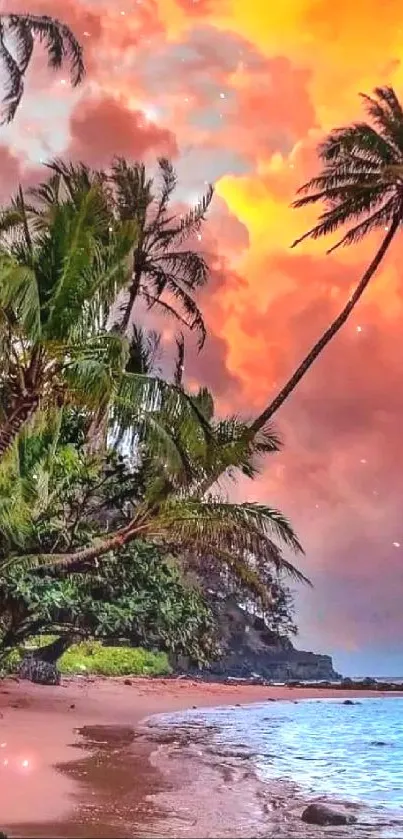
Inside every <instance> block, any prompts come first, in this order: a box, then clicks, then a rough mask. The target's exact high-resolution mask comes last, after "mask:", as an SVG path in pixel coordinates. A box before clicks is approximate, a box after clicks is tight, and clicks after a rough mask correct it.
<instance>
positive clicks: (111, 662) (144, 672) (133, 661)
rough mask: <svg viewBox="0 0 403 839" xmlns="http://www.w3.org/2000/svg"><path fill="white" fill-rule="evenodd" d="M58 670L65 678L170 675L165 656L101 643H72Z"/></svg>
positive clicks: (138, 648)
mask: <svg viewBox="0 0 403 839" xmlns="http://www.w3.org/2000/svg"><path fill="white" fill-rule="evenodd" d="M58 667H59V669H60V671H61V673H64V674H65V675H74V674H77V673H81V674H84V673H88V674H93V675H97V676H166V675H168V674H169V673H171V667H170V664H169V661H168V656H167V655H166V653H153V652H150V651H148V650H144V649H142V648H141V647H107V646H103V644H101V643H100V641H83V642H82V643H81V644H73V646H71V647H70V648H69V649H68V650H67V651H66V652H65V653H64V654H63V655H62V656H61V658H60V659H59V661H58Z"/></svg>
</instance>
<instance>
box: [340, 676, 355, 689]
mask: <svg viewBox="0 0 403 839" xmlns="http://www.w3.org/2000/svg"><path fill="white" fill-rule="evenodd" d="M352 684H353V680H352V679H350V678H349V677H346V678H345V679H342V680H341V685H342V687H343V688H350V687H352Z"/></svg>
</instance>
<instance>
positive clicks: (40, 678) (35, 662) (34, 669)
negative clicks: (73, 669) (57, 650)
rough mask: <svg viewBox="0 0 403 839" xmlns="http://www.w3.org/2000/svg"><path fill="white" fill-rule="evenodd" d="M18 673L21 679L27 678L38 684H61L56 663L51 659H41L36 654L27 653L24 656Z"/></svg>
mask: <svg viewBox="0 0 403 839" xmlns="http://www.w3.org/2000/svg"><path fill="white" fill-rule="evenodd" d="M18 675H19V677H20V678H21V679H27V680H28V681H30V682H34V683H35V684H36V685H60V679H61V676H60V671H59V670H58V669H57V666H56V664H51V663H50V662H49V661H41V659H39V658H36V657H35V656H34V655H32V654H31V655H27V656H25V658H23V660H22V662H21V664H20V666H19V668H18Z"/></svg>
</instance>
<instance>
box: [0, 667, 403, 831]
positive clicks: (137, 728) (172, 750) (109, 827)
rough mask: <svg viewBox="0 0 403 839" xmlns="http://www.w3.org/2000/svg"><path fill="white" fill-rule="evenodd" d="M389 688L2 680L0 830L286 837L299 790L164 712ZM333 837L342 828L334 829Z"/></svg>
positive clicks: (296, 816) (296, 825)
mask: <svg viewBox="0 0 403 839" xmlns="http://www.w3.org/2000/svg"><path fill="white" fill-rule="evenodd" d="M380 695H381V696H382V695H385V694H383V693H380V692H379V691H365V692H363V691H360V690H359V691H351V690H332V689H311V688H308V687H304V688H290V687H287V686H285V687H271V686H270V687H265V686H259V685H239V684H237V685H232V684H214V683H202V682H199V681H190V680H185V679H184V680H181V679H139V678H133V679H102V678H87V677H82V678H81V677H76V678H74V679H64V680H63V681H62V685H61V686H58V687H48V686H46V687H44V686H39V685H34V684H31V683H29V682H25V681H16V680H13V679H9V680H5V681H3V682H1V683H0V711H1V715H2V716H1V719H0V732H1V733H0V741H1V742H0V747H1V755H0V772H1V790H2V796H1V813H0V829H2V830H4V831H6V833H7V834H8V835H9V836H11V837H27V839H28V837H31V839H32V838H33V837H40V836H43V837H56V836H61V837H62V836H66V837H71V838H72V839H74V837H84V836H88V837H106V836H115V837H119V836H122V837H124V836H130V835H131V836H167V837H170V836H176V835H184V836H185V835H186V836H188V837H193V838H195V837H206V839H207V837H210V836H211V837H212V836H222V837H225V836H230V835H237V836H240V837H246V836H252V835H261V836H267V835H270V831H271V830H274V829H276V832H277V833H278V835H280V836H281V835H284V836H287V835H296V836H297V835H300V836H302V835H304V830H305V831H306V828H308V827H309V826H307V825H303V823H302V822H301V821H300V815H301V812H302V809H303V806H304V803H305V802H304V800H303V797H301V796H300V794H299V791H298V790H297V789H296V788H294V787H292V786H290V785H288V786H287V785H285V784H284V783H277V782H275V781H273V782H271V783H270V784H264V785H263V784H260V783H259V782H258V781H257V779H256V777H255V776H254V774H253V773H252V772H251V771H250V768H249V766H248V765H247V762H245V761H243V760H242V755H241V754H240V753H238V754H235V753H232V754H231V753H228V752H227V753H226V754H225V755H224V754H223V755H221V756H220V757H219V759H217V755H213V754H210V755H209V750H208V748H207V745H208V743H207V741H206V740H205V737H204V738H203V743H199V744H198V742H197V737H196V736H192V735H189V730H187V731H186V732H183V731H182V732H181V730H180V729H179V730H178V729H175V727H174V726H173V727H172V726H168V727H167V726H162V727H161V726H160V725H155V723H156V722H158V717H157V716H156V715H160V714H166V713H171V712H176V711H184V710H186V709H195V708H198V709H199V708H200V709H201V708H216V707H220V706H237V705H247V704H249V703H264V702H268V701H270V700H277V701H280V700H290V701H292V702H299V701H301V700H303V699H308V698H309V699H324V698H337V699H340V700H345V699H353V700H354V698H362V697H363V696H368V697H369V696H376V697H379V696H380ZM394 695H400V696H402V695H403V693H402V692H399V693H397V694H394ZM205 734H207V735H208V732H205ZM240 793H241V794H240ZM240 802H241V803H240ZM283 830H285V831H286V832H285V833H283V832H282V831H283ZM297 830H299V833H298V832H296V831H297ZM310 830H311V832H309V830H308V832H307V833H306V835H312V828H310ZM339 830H340V829H339ZM343 830H346V829H345V828H344V829H343ZM252 831H253V832H252ZM290 831H291V832H290ZM326 835H328V836H338V835H339V833H338V832H337V829H336V830H333V832H329V829H327V833H326ZM340 835H344V834H343V833H342V834H340ZM349 835H350V836H359V835H360V832H359V828H356V827H355V828H354V832H352V828H350V829H349ZM365 835H368V827H367V832H366V834H365Z"/></svg>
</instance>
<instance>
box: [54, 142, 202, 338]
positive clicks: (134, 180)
mask: <svg viewBox="0 0 403 839" xmlns="http://www.w3.org/2000/svg"><path fill="white" fill-rule="evenodd" d="M50 168H51V169H52V170H53V171H54V172H55V174H56V175H58V176H59V179H60V178H61V179H62V181H63V183H64V184H65V186H66V188H67V190H68V191H69V193H70V195H71V196H73V195H74V192H75V190H76V189H77V188H78V189H79V191H80V190H81V189H82V188H83V186H86V188H89V187H90V185H91V183H92V182H93V181H94V179H95V180H97V181H102V182H103V184H104V185H106V186H107V189H108V192H109V198H110V199H112V200H111V212H112V213H113V214H114V215H115V217H116V218H118V219H120V220H121V221H127V220H130V221H133V222H134V223H135V225H136V229H137V243H136V247H135V248H134V250H133V261H132V266H131V270H130V272H129V275H128V282H127V289H126V293H125V295H124V302H123V305H122V307H121V313H120V314H121V316H120V319H119V321H118V323H117V324H116V325H115V328H117V329H118V331H119V332H121V334H125V333H126V332H127V330H128V327H129V324H130V321H131V319H132V315H133V309H134V306H135V304H136V302H137V301H138V300H139V299H142V300H143V301H145V303H146V304H147V306H148V307H149V308H153V307H154V306H156V307H157V308H158V309H159V310H160V311H162V312H164V313H167V314H169V315H172V316H174V317H175V318H176V319H177V320H178V321H179V322H180V323H181V324H182V325H184V326H186V327H187V328H188V329H191V330H195V331H196V332H197V333H198V334H199V346H200V347H201V346H202V345H203V343H204V340H205V336H206V330H205V326H204V322H203V317H202V314H201V312H200V310H199V308H198V306H197V304H196V302H195V300H194V293H195V292H196V291H197V290H198V289H199V288H200V287H202V286H203V285H204V284H205V283H206V282H207V279H208V266H207V264H206V261H205V259H204V257H203V255H202V254H201V253H200V252H199V251H197V250H193V249H191V248H189V247H187V246H186V243H187V241H188V240H189V239H191V238H192V237H193V236H194V235H196V234H198V233H199V231H200V228H201V225H202V224H203V222H204V220H205V216H206V213H207V210H208V208H209V206H210V203H211V200H212V198H213V188H212V187H209V188H208V189H207V191H206V193H205V195H204V196H203V197H202V198H201V199H200V201H199V202H198V203H197V204H196V205H195V206H194V207H192V208H191V209H190V210H189V211H188V212H187V213H186V214H182V215H181V214H179V213H178V212H175V210H174V209H172V207H171V201H172V197H173V194H174V192H175V188H176V185H177V178H176V173H175V170H174V168H173V166H172V164H171V163H170V161H169V160H166V159H165V158H159V160H158V171H159V175H160V183H159V185H156V183H155V179H153V178H149V177H148V176H147V171H146V168H145V166H144V164H142V163H134V164H129V163H128V162H127V161H126V160H124V159H123V158H116V159H115V160H114V161H113V162H112V166H111V171H110V173H109V174H107V173H105V172H93V171H91V170H90V169H89V168H88V167H86V166H84V165H83V164H79V165H78V166H73V165H71V164H70V165H67V164H65V163H64V162H63V161H60V160H56V161H54V162H53V163H51V164H50ZM55 184H56V182H55ZM59 188H60V180H59V181H58V182H57V186H55V189H54V191H53V195H49V196H48V200H50V201H54V200H57V196H58V194H59ZM199 235H200V234H199ZM178 307H179V308H178Z"/></svg>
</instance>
